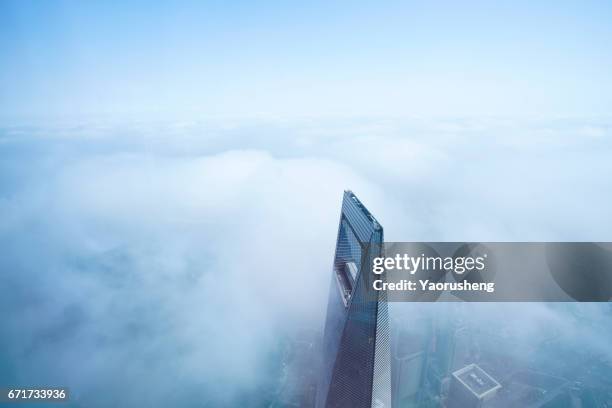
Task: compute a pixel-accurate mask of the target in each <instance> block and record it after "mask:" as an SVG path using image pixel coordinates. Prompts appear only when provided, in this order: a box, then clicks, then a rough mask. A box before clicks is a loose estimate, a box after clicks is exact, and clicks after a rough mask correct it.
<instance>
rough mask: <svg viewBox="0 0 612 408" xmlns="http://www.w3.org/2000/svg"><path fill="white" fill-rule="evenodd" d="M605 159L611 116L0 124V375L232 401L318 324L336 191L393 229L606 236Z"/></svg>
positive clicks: (167, 398)
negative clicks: (280, 349)
mask: <svg viewBox="0 0 612 408" xmlns="http://www.w3.org/2000/svg"><path fill="white" fill-rule="evenodd" d="M611 175H612V121H611V120H609V119H607V118H590V119H588V120H587V119H575V118H561V119H559V118H557V119H554V118H548V119H520V120H519V119H499V118H486V119H439V120H433V119H419V118H408V119H406V118H404V119H396V118H390V119H380V118H371V119H335V120H331V119H320V120H315V119H304V120H299V121H291V122H288V121H281V120H254V119H253V120H229V119H226V120H214V121H212V120H211V121H208V120H203V119H202V120H189V121H164V120H158V121H151V120H148V121H140V122H139V121H109V120H106V119H88V120H83V121H72V122H70V123H59V122H58V123H42V124H41V123H34V124H32V123H14V124H7V125H4V126H2V127H0V247H1V248H2V250H1V251H0V274H1V277H2V284H1V285H0V310H1V311H2V316H3V319H2V323H1V325H0V361H1V362H2V365H1V366H0V384H3V383H6V384H11V385H13V384H14V385H22V386H25V385H35V384H57V385H67V386H69V387H70V388H71V389H72V390H73V392H74V393H75V394H74V396H75V401H76V403H75V404H76V405H75V406H81V405H79V404H82V406H88V407H96V406H99V407H107V406H181V405H192V406H219V405H223V404H226V405H231V404H232V398H233V396H234V395H236V394H239V393H241V392H243V391H244V390H247V391H248V390H252V389H257V387H258V386H260V385H261V384H262V383H263V382H265V373H266V371H265V370H266V367H268V365H269V359H270V358H271V357H270V356H272V355H273V354H274V352H275V347H277V342H278V339H279V337H280V336H282V335H284V334H285V333H287V332H290V331H292V330H295V329H299V328H303V327H310V328H315V329H317V330H321V328H322V325H323V318H324V313H325V307H326V301H327V294H328V289H329V276H330V266H331V261H332V257H333V249H334V242H335V238H336V237H335V234H336V232H337V223H338V215H339V211H340V203H341V198H342V192H343V190H344V189H351V190H353V191H354V192H355V193H356V194H357V195H358V197H360V198H361V200H362V201H363V202H364V203H365V205H366V206H367V207H368V208H369V209H370V210H371V212H372V213H373V214H374V215H375V216H376V217H377V218H378V220H379V221H380V222H381V224H382V225H383V226H384V228H385V237H386V239H387V240H390V241H427V240H431V241H443V240H459V241H470V240H472V241H505V240H507V241H531V240H550V241H554V240H559V241H564V240H567V241H579V240H587V241H610V240H611V238H612V235H611V233H610V231H612V206H611V205H610V203H611V202H612V183H611V181H610V180H611ZM533 307H534V308H536V307H538V306H533ZM539 307H544V308H545V306H539ZM532 315H533V319H539V317H538V316H545V319H544V320H550V321H551V322H553V323H554V321H559V322H561V323H560V324H564V323H563V319H556V320H555V319H550V316H549V315H548V314H546V313H532ZM534 321H536V320H534ZM537 322H540V320H537ZM529 324H530V326H529V327H532V326H533V322H531V323H529ZM535 326H537V324H536V325H535ZM212 390H214V393H213V392H212Z"/></svg>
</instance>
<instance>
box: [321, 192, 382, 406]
mask: <svg viewBox="0 0 612 408" xmlns="http://www.w3.org/2000/svg"><path fill="white" fill-rule="evenodd" d="M379 256H383V229H382V227H381V225H380V224H379V223H378V221H376V219H375V218H374V217H373V216H372V214H370V212H369V211H368V210H367V209H366V208H365V206H364V205H363V204H362V203H361V202H360V201H359V200H358V199H357V197H356V196H355V195H354V194H353V193H352V192H351V191H345V192H344V198H343V200H342V211H341V214H340V225H339V227H338V238H337V241H336V251H335V256H334V263H333V270H332V274H331V275H332V277H331V286H330V291H329V301H328V306H327V319H326V322H325V333H324V338H323V364H322V367H321V375H320V377H319V384H318V389H317V407H319V408H323V407H325V408H332V407H349V408H361V407H370V408H372V407H374V408H384V407H390V406H391V369H390V351H389V321H388V312H387V303H386V297H385V293H384V292H378V291H374V290H373V289H372V281H373V280H374V278H376V279H379V277H377V276H376V275H374V274H373V273H372V260H373V258H375V257H379Z"/></svg>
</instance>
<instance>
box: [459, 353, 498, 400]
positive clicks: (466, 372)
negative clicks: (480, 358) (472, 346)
mask: <svg viewBox="0 0 612 408" xmlns="http://www.w3.org/2000/svg"><path fill="white" fill-rule="evenodd" d="M500 388H501V385H500V384H499V383H498V382H497V381H495V380H494V379H493V377H491V376H490V375H489V374H487V373H486V372H485V371H484V370H483V369H482V368H480V367H479V366H478V365H476V364H470V365H468V366H465V367H463V368H461V369H459V370H457V371H455V372H454V373H453V374H452V376H451V385H450V391H449V394H448V407H449V408H481V407H487V406H490V405H489V404H487V403H488V402H489V401H490V400H491V399H492V398H493V397H494V396H495V394H496V393H497V390H499V389H500Z"/></svg>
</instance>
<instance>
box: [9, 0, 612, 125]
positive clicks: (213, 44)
mask: <svg viewBox="0 0 612 408" xmlns="http://www.w3.org/2000/svg"><path fill="white" fill-rule="evenodd" d="M610 21H612V5H610V3H609V2H592V1H591V2H588V1H584V2H538V3H537V4H536V2H528V1H519V2H504V3H502V2H461V4H459V2H387V3H385V4H381V3H380V2H371V3H366V2H333V4H332V2H309V3H308V4H304V3H303V2H299V3H298V2H295V3H290V2H286V3H283V4H279V3H278V2H258V3H255V2H223V1H220V2H181V3H178V2H144V1H143V2H138V1H137V2H129V4H127V3H125V2H118V1H111V2H76V1H74V2H72V1H49V2H37V1H21V0H20V1H3V2H2V3H1V4H0V51H1V52H0V89H1V90H2V91H1V92H0V115H1V116H2V117H5V118H6V117H8V118H11V117H15V116H18V117H25V118H28V117H40V116H51V117H67V116H72V115H74V116H78V115H89V114H104V115H111V116H117V115H134V114H137V115H139V116H143V117H149V116H154V117H157V116H159V115H164V116H194V117H200V116H202V115H204V116H211V117H254V116H255V117H259V116H265V117H274V118H289V119H291V118H296V117H313V116H314V117H318V116H364V115H374V116H385V115H388V116H412V115H416V116H421V115H423V116H479V115H494V116H499V115H502V116H516V115H519V116H541V115H545V116H546V115H548V116H583V115H604V114H607V113H608V112H609V106H610V104H611V102H612V78H611V77H610V75H609V72H612V52H610V43H611V41H612V25H611V24H610Z"/></svg>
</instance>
